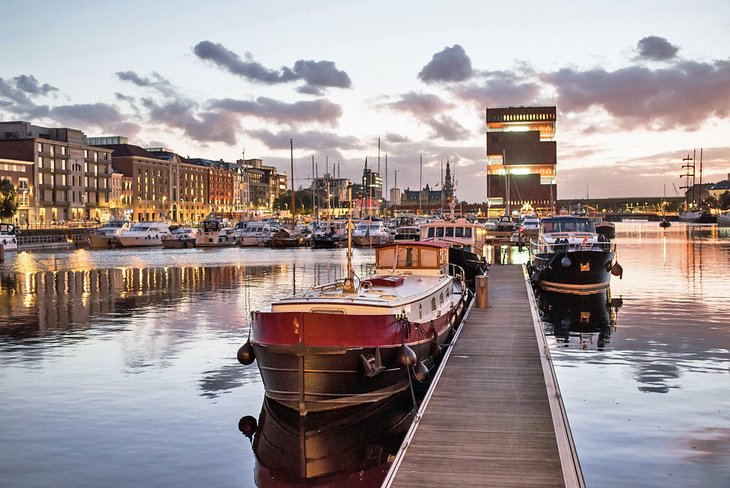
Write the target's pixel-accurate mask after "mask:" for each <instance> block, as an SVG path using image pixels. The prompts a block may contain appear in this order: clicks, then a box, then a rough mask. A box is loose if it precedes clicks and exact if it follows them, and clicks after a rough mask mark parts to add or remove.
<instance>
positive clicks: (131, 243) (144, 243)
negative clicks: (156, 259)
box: [117, 235, 162, 247]
mask: <svg viewBox="0 0 730 488" xmlns="http://www.w3.org/2000/svg"><path fill="white" fill-rule="evenodd" d="M117 241H118V242H119V244H120V245H121V246H122V247H155V246H156V247H159V246H162V236H149V235H148V236H134V237H130V236H126V237H125V236H119V237H117Z"/></svg>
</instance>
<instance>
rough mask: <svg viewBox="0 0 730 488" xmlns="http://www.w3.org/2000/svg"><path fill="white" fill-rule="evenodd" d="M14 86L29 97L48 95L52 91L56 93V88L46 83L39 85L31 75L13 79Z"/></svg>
mask: <svg viewBox="0 0 730 488" xmlns="http://www.w3.org/2000/svg"><path fill="white" fill-rule="evenodd" d="M13 80H14V81H15V86H16V87H17V88H18V89H19V90H22V91H24V92H25V93H28V94H30V95H48V94H49V93H50V92H52V91H58V88H56V87H55V86H51V85H49V84H48V83H43V85H41V84H40V83H38V80H37V79H36V77H35V76H33V75H30V76H29V75H20V76H16V77H15V78H13Z"/></svg>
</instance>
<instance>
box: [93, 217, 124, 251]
mask: <svg viewBox="0 0 730 488" xmlns="http://www.w3.org/2000/svg"><path fill="white" fill-rule="evenodd" d="M128 229H129V221H128V220H110V221H109V222H107V223H106V224H104V226H102V227H99V228H98V229H96V231H94V232H93V233H91V234H89V247H91V248H92V249H110V248H112V247H116V246H118V245H119V242H118V241H117V237H118V236H119V235H120V234H122V233H123V232H125V231H127V230H128Z"/></svg>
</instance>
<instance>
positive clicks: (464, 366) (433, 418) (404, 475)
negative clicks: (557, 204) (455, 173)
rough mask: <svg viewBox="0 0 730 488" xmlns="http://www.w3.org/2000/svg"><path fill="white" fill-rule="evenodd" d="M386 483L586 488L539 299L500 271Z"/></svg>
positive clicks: (521, 276) (520, 275)
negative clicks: (548, 342) (553, 365)
mask: <svg viewBox="0 0 730 488" xmlns="http://www.w3.org/2000/svg"><path fill="white" fill-rule="evenodd" d="M489 291H490V293H489V305H490V308H488V309H486V310H482V309H477V308H472V309H471V311H470V313H469V315H468V317H467V319H466V321H465V323H463V324H462V327H461V328H460V329H459V332H458V336H457V337H456V338H455V344H454V346H453V347H451V348H450V350H449V351H448V353H447V355H446V356H445V364H443V367H442V368H441V369H440V371H439V373H437V375H436V377H435V378H434V385H433V386H432V388H431V390H430V391H429V394H428V395H427V397H426V399H425V400H424V403H423V405H422V406H421V410H420V416H419V418H418V419H417V420H416V422H415V423H414V425H413V426H412V428H411V431H410V432H409V433H408V435H407V437H406V440H405V441H404V444H403V446H402V447H401V450H400V452H399V453H398V456H397V457H396V459H395V461H394V463H393V465H392V468H391V470H390V472H389V473H388V476H387V478H386V480H385V482H384V484H383V486H393V487H399V488H400V487H418V488H423V487H424V486H475V487H477V486H478V487H537V486H539V487H567V488H573V487H584V486H585V482H584V480H583V475H582V472H581V470H580V464H579V462H578V457H577V455H576V452H575V446H574V444H573V440H572V437H571V435H570V428H569V427H568V423H567V418H566V416H565V411H564V409H563V405H562V401H561V400H560V393H559V389H558V386H557V382H556V381H555V376H554V371H553V367H552V363H551V362H550V357H549V350H548V348H547V344H546V342H545V337H544V335H543V333H542V324H541V323H540V321H539V318H538V316H537V310H536V306H535V299H534V296H533V294H532V289H531V288H530V286H529V281H528V280H527V277H526V273H525V271H524V270H523V267H522V266H520V265H504V266H499V265H493V266H492V268H491V270H490V271H489Z"/></svg>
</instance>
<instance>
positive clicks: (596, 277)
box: [530, 215, 623, 295]
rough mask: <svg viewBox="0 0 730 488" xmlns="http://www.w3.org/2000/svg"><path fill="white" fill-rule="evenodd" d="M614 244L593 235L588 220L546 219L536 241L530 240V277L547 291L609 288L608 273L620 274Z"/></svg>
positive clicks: (594, 233)
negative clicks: (615, 260) (615, 258)
mask: <svg viewBox="0 0 730 488" xmlns="http://www.w3.org/2000/svg"><path fill="white" fill-rule="evenodd" d="M615 250H616V245H615V244H614V243H611V242H610V241H608V240H607V239H606V238H605V237H604V236H602V235H600V234H598V233H597V232H596V228H595V224H594V222H593V221H591V220H590V219H589V218H587V217H576V216H567V215H566V216H556V217H546V218H544V219H542V221H541V222H540V234H539V236H538V238H537V240H532V241H530V274H531V279H532V281H533V283H534V284H536V285H537V286H538V287H539V288H541V289H542V290H546V291H559V292H563V293H576V294H580V295H587V294H592V293H598V292H601V291H603V290H605V289H606V288H608V286H609V283H610V278H611V274H612V273H613V274H616V275H622V274H623V270H622V269H621V266H620V265H619V264H618V263H614V256H615Z"/></svg>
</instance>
